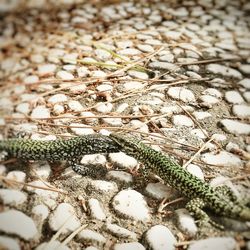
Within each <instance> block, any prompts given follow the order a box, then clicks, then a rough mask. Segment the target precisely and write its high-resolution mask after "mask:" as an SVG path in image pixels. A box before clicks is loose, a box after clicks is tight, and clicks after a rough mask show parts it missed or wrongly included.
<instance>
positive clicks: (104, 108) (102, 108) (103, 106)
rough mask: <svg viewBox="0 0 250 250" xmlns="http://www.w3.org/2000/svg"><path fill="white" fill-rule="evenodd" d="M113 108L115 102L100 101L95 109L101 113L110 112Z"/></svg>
mask: <svg viewBox="0 0 250 250" xmlns="http://www.w3.org/2000/svg"><path fill="white" fill-rule="evenodd" d="M112 108H113V104H112V103H99V104H98V105H97V106H96V107H95V109H96V111H98V112H100V113H104V114H105V113H109V112H111V110H112Z"/></svg>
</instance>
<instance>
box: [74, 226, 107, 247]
mask: <svg viewBox="0 0 250 250" xmlns="http://www.w3.org/2000/svg"><path fill="white" fill-rule="evenodd" d="M78 238H79V241H81V242H84V243H85V244H86V242H88V243H91V244H97V245H98V246H101V245H103V244H105V242H106V241H107V240H106V238H104V237H103V236H102V235H101V234H99V233H97V232H95V231H93V230H89V229H83V230H82V231H81V232H80V233H78Z"/></svg>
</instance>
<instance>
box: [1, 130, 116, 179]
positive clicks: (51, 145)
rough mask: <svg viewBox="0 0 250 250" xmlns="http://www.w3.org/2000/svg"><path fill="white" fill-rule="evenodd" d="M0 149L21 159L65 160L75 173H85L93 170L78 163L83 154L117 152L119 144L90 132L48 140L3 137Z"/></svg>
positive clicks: (10, 155) (9, 155)
mask: <svg viewBox="0 0 250 250" xmlns="http://www.w3.org/2000/svg"><path fill="white" fill-rule="evenodd" d="M0 151H6V152H7V156H8V157H15V158H18V159H21V160H35V161H37V160H46V161H50V162H55V161H62V160H66V161H67V163H68V165H70V166H71V167H72V169H73V170H74V171H75V172H76V173H78V174H81V175H87V174H90V172H91V171H94V170H91V169H90V168H88V167H84V166H81V165H80V164H79V163H80V161H81V158H82V156H83V155H87V154H97V153H114V152H119V146H118V145H117V144H116V143H115V142H114V141H112V140H111V139H110V138H109V137H108V136H104V135H100V134H91V135H83V136H76V137H73V138H69V139H56V140H50V141H49V140H48V141H42V140H32V139H24V138H10V139H3V140H0Z"/></svg>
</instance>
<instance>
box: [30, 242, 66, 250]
mask: <svg viewBox="0 0 250 250" xmlns="http://www.w3.org/2000/svg"><path fill="white" fill-rule="evenodd" d="M46 249H51V250H52V249H53V250H70V248H68V247H67V246H65V245H62V243H61V242H60V241H58V240H53V241H49V242H48V243H47V242H43V243H42V244H40V245H39V246H38V247H36V249H35V250H46Z"/></svg>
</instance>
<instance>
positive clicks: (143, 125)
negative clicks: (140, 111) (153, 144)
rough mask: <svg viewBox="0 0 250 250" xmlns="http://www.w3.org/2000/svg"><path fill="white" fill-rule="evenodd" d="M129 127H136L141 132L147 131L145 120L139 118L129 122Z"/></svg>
mask: <svg viewBox="0 0 250 250" xmlns="http://www.w3.org/2000/svg"><path fill="white" fill-rule="evenodd" d="M129 127H130V128H133V129H136V130H137V131H140V132H143V133H149V129H148V125H147V124H146V123H145V122H142V121H139V120H132V121H130V122H129Z"/></svg>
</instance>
